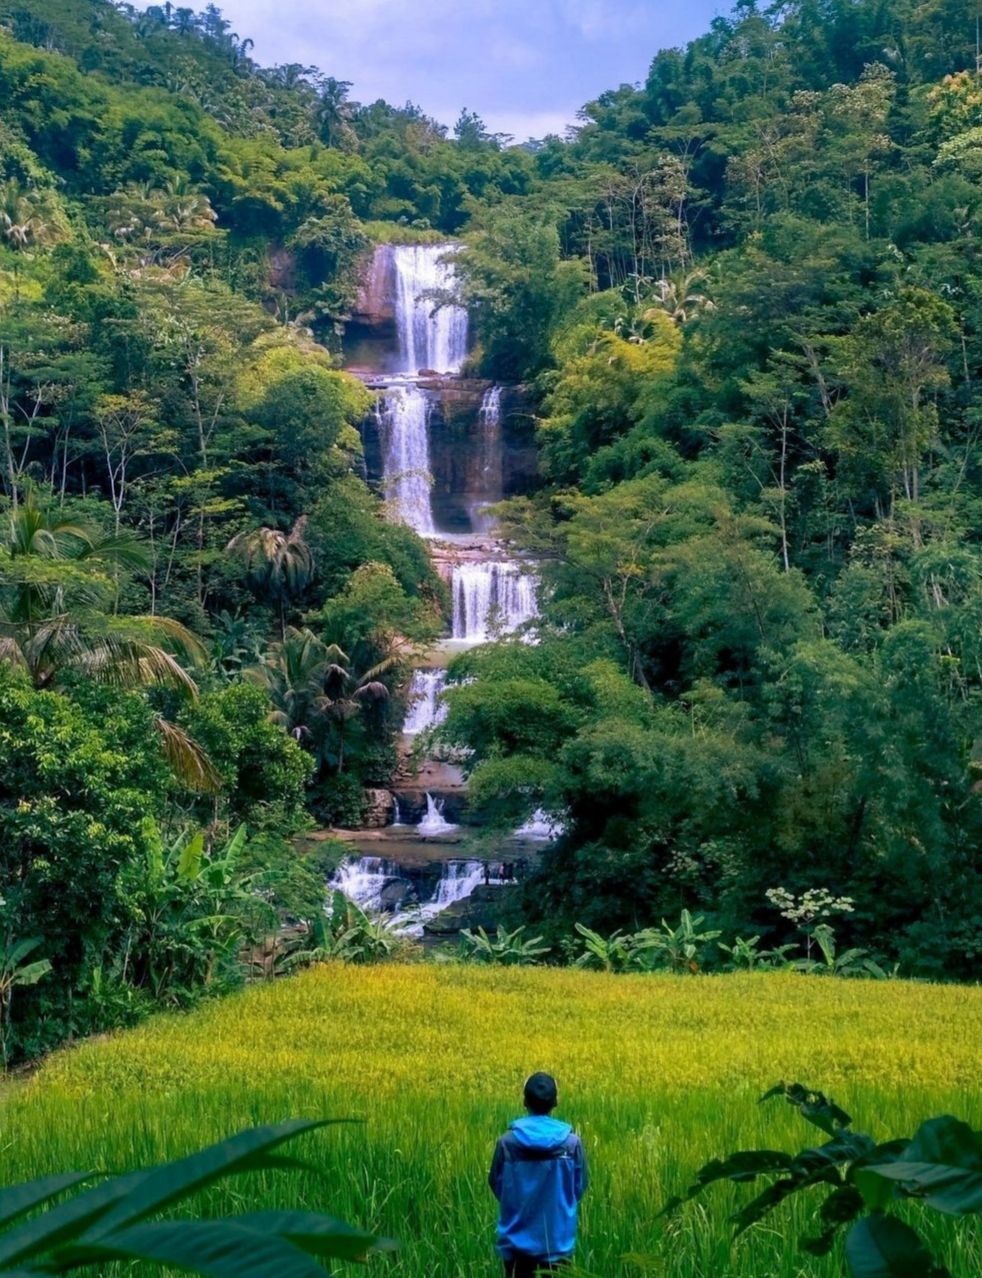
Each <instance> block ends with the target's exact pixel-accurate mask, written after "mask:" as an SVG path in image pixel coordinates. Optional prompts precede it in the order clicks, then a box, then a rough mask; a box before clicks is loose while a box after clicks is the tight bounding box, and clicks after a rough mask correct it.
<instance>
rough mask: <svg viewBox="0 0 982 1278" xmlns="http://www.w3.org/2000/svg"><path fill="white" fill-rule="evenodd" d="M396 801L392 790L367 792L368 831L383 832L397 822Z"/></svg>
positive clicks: (366, 825) (365, 825)
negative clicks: (382, 830)
mask: <svg viewBox="0 0 982 1278" xmlns="http://www.w3.org/2000/svg"><path fill="white" fill-rule="evenodd" d="M395 811H396V801H395V796H394V795H393V794H392V792H391V791H390V790H380V789H366V790H365V820H364V828H365V829H366V830H381V829H383V828H384V827H385V826H387V825H391V824H392V822H393V821H394V820H395Z"/></svg>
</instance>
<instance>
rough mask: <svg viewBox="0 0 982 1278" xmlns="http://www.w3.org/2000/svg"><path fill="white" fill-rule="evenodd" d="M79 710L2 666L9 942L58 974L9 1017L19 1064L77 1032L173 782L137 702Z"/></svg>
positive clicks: (132, 698)
mask: <svg viewBox="0 0 982 1278" xmlns="http://www.w3.org/2000/svg"><path fill="white" fill-rule="evenodd" d="M90 700H91V703H90V705H87V706H85V705H80V704H77V703H76V702H75V701H74V700H72V699H69V698H68V697H67V696H64V695H63V694H61V693H56V692H37V691H35V690H34V689H33V688H31V687H30V686H29V685H28V684H27V683H26V681H24V680H22V679H21V678H20V677H18V676H17V675H15V674H13V673H11V672H10V671H9V669H7V668H6V667H3V666H0V882H2V883H3V884H4V898H5V905H4V908H3V918H2V923H3V926H4V929H5V932H6V936H7V938H14V937H28V936H38V937H40V938H41V940H42V944H41V946H40V948H39V950H38V952H37V955H36V957H37V958H39V959H40V958H43V959H47V960H48V961H50V962H51V964H52V966H53V968H54V969H55V971H56V972H57V980H56V981H50V982H48V981H45V982H41V983H40V984H39V985H36V986H33V987H31V988H29V989H25V990H24V991H22V993H21V995H20V997H19V998H18V1000H17V1002H16V1003H15V1005H14V1008H13V1018H12V1024H11V1050H12V1055H13V1056H14V1057H16V1056H19V1055H34V1054H37V1053H39V1052H41V1051H43V1050H44V1049H46V1048H47V1047H49V1046H51V1045H52V1044H53V1043H55V1042H57V1041H58V1040H60V1039H61V1038H63V1037H64V1036H65V1035H66V1034H67V1033H70V1032H72V1031H73V1030H74V1029H75V1028H76V1020H75V1017H76V1013H75V1011H74V1010H73V1003H74V1001H75V996H76V992H77V991H78V990H79V989H84V987H85V986H86V985H87V983H88V973H89V972H90V971H91V970H92V968H93V967H95V966H98V965H99V964H100V963H101V962H102V961H103V957H104V955H105V953H106V951H107V949H108V948H109V946H110V943H111V941H112V939H113V937H114V935H115V934H116V933H117V929H118V926H119V915H120V900H119V895H118V879H119V874H120V871H121V869H122V867H123V866H125V865H127V864H130V863H133V862H135V861H137V860H139V859H142V858H143V857H144V856H145V855H146V852H147V848H148V846H149V843H150V842H151V841H152V840H153V839H154V838H156V837H157V830H156V820H155V817H156V814H157V812H158V811H159V810H160V807H161V805H162V802H163V796H165V795H166V792H167V786H168V779H167V774H166V770H165V766H164V762H163V758H162V755H161V753H160V751H159V748H158V745H157V741H156V739H155V733H154V730H153V727H152V718H151V713H150V710H149V708H148V707H147V705H146V703H145V702H144V700H143V698H142V697H140V696H137V695H135V694H134V695H127V694H121V693H120V692H119V691H118V690H116V691H114V692H113V693H112V694H111V696H110V695H109V694H105V693H103V694H102V695H101V696H95V694H93V696H92V698H91V699H90Z"/></svg>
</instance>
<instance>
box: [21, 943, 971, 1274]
mask: <svg viewBox="0 0 982 1278" xmlns="http://www.w3.org/2000/svg"><path fill="white" fill-rule="evenodd" d="M533 1069H548V1070H551V1071H553V1072H554V1073H556V1075H557V1076H558V1078H559V1081H560V1091H561V1111H560V1112H561V1113H562V1114H563V1115H565V1116H566V1117H568V1118H569V1119H570V1121H572V1122H574V1123H575V1124H576V1125H577V1127H578V1129H579V1130H580V1132H581V1134H582V1136H583V1138H584V1141H585V1144H586V1146H587V1152H588V1156H589V1158H590V1161H591V1173H592V1178H593V1184H592V1187H591V1190H590V1193H589V1194H588V1196H587V1198H586V1200H585V1201H584V1205H583V1215H582V1227H581V1246H580V1249H579V1253H578V1260H579V1264H580V1265H581V1266H582V1268H583V1270H584V1271H586V1272H588V1273H590V1274H594V1275H597V1276H599V1278H620V1276H621V1275H623V1276H625V1278H626V1276H627V1275H639V1274H641V1273H656V1274H658V1275H661V1276H662V1278H749V1276H750V1275H753V1276H754V1278H813V1276H814V1278H819V1276H823V1278H830V1276H831V1275H833V1274H839V1273H841V1272H842V1269H841V1265H840V1261H839V1260H838V1259H837V1258H831V1259H829V1260H814V1259H811V1258H809V1257H808V1256H806V1255H804V1254H802V1253H801V1252H799V1251H798V1250H797V1248H796V1246H795V1242H794V1240H795V1238H796V1237H798V1236H800V1235H801V1233H802V1232H804V1231H806V1229H807V1226H808V1224H809V1218H808V1212H807V1210H806V1209H805V1208H804V1207H801V1206H798V1207H795V1208H794V1209H793V1210H784V1211H781V1212H779V1213H778V1214H777V1215H776V1216H775V1217H773V1218H772V1223H770V1224H769V1225H766V1226H764V1227H760V1228H757V1229H756V1230H754V1231H751V1232H750V1233H749V1234H747V1235H744V1236H743V1237H742V1238H741V1239H739V1240H738V1241H737V1242H736V1243H735V1244H733V1243H732V1242H731V1240H730V1228H729V1226H728V1223H727V1219H726V1217H727V1212H728V1211H730V1210H732V1208H733V1205H734V1203H735V1202H736V1201H737V1198H738V1197H739V1196H738V1195H736V1194H735V1192H734V1191H732V1190H730V1189H728V1188H720V1189H719V1190H718V1192H716V1193H710V1194H709V1195H707V1197H706V1198H705V1199H704V1200H703V1201H702V1203H701V1204H700V1205H696V1206H692V1207H689V1208H687V1209H685V1210H684V1211H683V1212H682V1213H680V1214H679V1215H678V1216H677V1217H675V1218H673V1219H672V1220H671V1221H670V1222H669V1223H668V1225H667V1226H665V1227H664V1228H660V1226H659V1224H658V1222H656V1220H655V1213H656V1211H657V1210H658V1207H659V1206H660V1204H661V1203H662V1202H663V1201H664V1200H665V1198H666V1197H668V1195H669V1194H671V1193H673V1192H675V1191H677V1190H678V1189H679V1188H680V1187H682V1186H683V1185H684V1184H686V1183H687V1182H688V1178H689V1176H690V1174H691V1172H692V1171H693V1170H694V1169H695V1168H696V1167H697V1166H698V1165H699V1164H700V1163H701V1162H703V1161H704V1160H705V1159H706V1158H708V1157H710V1156H712V1155H714V1154H717V1153H720V1152H724V1151H729V1150H731V1149H734V1148H736V1147H738V1146H747V1145H755V1144H759V1145H766V1146H770V1147H786V1148H789V1149H797V1148H800V1145H801V1144H802V1143H804V1142H803V1138H804V1140H810V1136H809V1134H808V1133H809V1132H810V1130H811V1129H808V1128H806V1127H805V1126H804V1125H803V1124H802V1123H801V1121H800V1120H799V1119H798V1118H797V1117H796V1116H795V1115H794V1114H793V1113H792V1112H791V1111H790V1109H788V1108H787V1107H786V1106H783V1105H781V1104H780V1103H778V1102H771V1104H770V1105H768V1106H763V1107H761V1106H758V1105H757V1104H756V1098H757V1096H759V1094H760V1093H761V1092H762V1091H763V1090H765V1088H766V1087H767V1086H769V1085H770V1084H771V1083H773V1082H775V1081H776V1080H778V1079H780V1078H785V1079H798V1080H800V1081H802V1082H806V1083H809V1084H811V1085H813V1086H820V1087H822V1088H823V1089H825V1090H826V1091H828V1092H830V1093H831V1094H832V1095H833V1097H834V1098H835V1099H836V1100H837V1101H839V1102H840V1103H841V1104H842V1105H844V1106H845V1107H846V1108H847V1109H848V1110H850V1112H851V1113H852V1114H853V1115H854V1117H855V1119H856V1125H857V1127H860V1128H862V1129H864V1130H869V1131H872V1132H873V1133H874V1134H875V1135H878V1136H882V1137H886V1136H896V1135H901V1134H905V1133H909V1132H911V1131H913V1129H914V1127H915V1126H916V1125H917V1123H918V1122H919V1121H920V1120H921V1119H922V1118H925V1117H928V1116H930V1115H932V1114H936V1113H942V1112H954V1113H956V1114H958V1115H960V1116H961V1117H964V1118H966V1119H968V1120H969V1121H971V1122H972V1123H973V1125H974V1126H980V1125H982V989H977V988H971V989H969V988H959V987H950V986H931V985H918V984H908V983H904V982H866V981H843V980H831V979H819V978H807V977H800V976H795V975H783V974H760V975H749V976H721V977H694V978H691V979H690V978H678V977H670V976H636V977H635V976H624V977H610V976H606V975H602V974H599V973H588V972H580V971H570V970H562V969H548V970H546V969H541V970H528V969H484V968H476V967H460V966H456V965H438V964H415V965H407V966H383V967H377V968H350V967H342V966H336V965H329V966H325V967H320V968H317V969H315V970H313V971H310V972H308V973H305V974H303V975H301V976H298V977H296V978H293V979H291V980H289V981H283V982H277V983H276V984H273V985H267V986H262V987H254V988H252V989H251V990H249V991H248V992H246V993H245V994H243V995H240V996H236V997H233V998H230V999H227V1000H225V1001H223V1002H216V1003H214V1004H210V1005H208V1006H206V1007H204V1008H202V1009H201V1010H199V1011H197V1012H195V1013H194V1014H193V1015H190V1016H187V1017H180V1016H161V1017H157V1018H155V1019H154V1020H152V1021H150V1022H148V1023H147V1024H145V1025H143V1026H141V1027H139V1028H137V1029H135V1030H131V1031H128V1032H126V1033H122V1034H119V1035H117V1036H114V1037H111V1038H108V1039H103V1040H100V1041H93V1042H90V1043H86V1044H83V1045H82V1046H80V1047H78V1048H76V1049H74V1050H70V1051H65V1052H62V1053H59V1054H58V1055H56V1056H54V1057H53V1058H51V1059H50V1060H49V1061H48V1062H47V1063H46V1064H45V1065H44V1067H43V1068H42V1069H41V1070H40V1071H39V1072H38V1074H37V1075H35V1076H34V1077H33V1078H32V1079H30V1080H29V1081H28V1082H27V1083H26V1084H23V1085H20V1086H18V1087H17V1088H15V1089H12V1090H11V1091H9V1092H8V1094H7V1097H6V1103H5V1105H4V1108H3V1111H2V1115H3V1141H2V1150H3V1152H2V1166H0V1171H2V1176H3V1178H4V1181H5V1182H9V1181H11V1180H16V1179H26V1178H28V1177H30V1176H36V1175H39V1174H41V1173H43V1172H44V1171H47V1170H56V1169H65V1168H69V1167H85V1166H104V1167H110V1168H113V1169H121V1168H124V1167H128V1166H133V1165H139V1164H142V1163H145V1162H147V1161H150V1160H153V1159H156V1158H160V1157H163V1156H174V1155H177V1154H179V1153H183V1152H186V1151H188V1150H189V1149H191V1148H193V1147H195V1146H197V1145H199V1144H201V1143H204V1142H205V1141H207V1140H209V1139H212V1138H217V1137H219V1136H222V1135H226V1134H228V1133H230V1132H232V1131H234V1130H236V1129H238V1128H240V1127H243V1126H246V1125H248V1124H251V1123H255V1122H261V1121H270V1120H273V1119H278V1118H282V1117H286V1116H307V1115H324V1114H327V1115H333V1116H357V1117H360V1118H364V1119H365V1125H364V1126H358V1127H344V1128H337V1129H328V1130H327V1131H326V1132H322V1133H318V1134H316V1135H314V1136H311V1137H309V1138H305V1139H306V1145H305V1148H304V1149H303V1150H302V1151H300V1150H299V1149H298V1152H303V1153H304V1154H305V1155H306V1156H308V1157H310V1158H312V1159H313V1160H314V1161H315V1162H316V1163H317V1164H318V1166H319V1167H320V1168H321V1169H322V1172H323V1176H322V1177H318V1176H314V1175H313V1174H308V1173H300V1174H296V1175H294V1174H290V1173H285V1174H280V1175H277V1176H273V1175H271V1174H270V1175H266V1176H264V1177H254V1178H248V1177H246V1178H242V1179H241V1180H240V1181H238V1182H237V1183H236V1185H235V1187H234V1188H233V1189H231V1190H229V1189H224V1190H221V1191H216V1192H215V1195H214V1199H215V1201H213V1202H211V1203H209V1208H212V1207H214V1206H215V1205H216V1201H217V1205H219V1206H221V1207H229V1206H231V1207H233V1209H242V1208H243V1207H251V1206H259V1205H262V1206H267V1207H273V1206H289V1205H307V1206H316V1207H317V1208H319V1209H322V1210H328V1211H331V1212H333V1213H336V1214H338V1215H341V1216H343V1217H345V1218H347V1219H349V1220H351V1221H352V1222H353V1223H356V1224H361V1225H365V1226H367V1227H369V1228H376V1229H378V1230H379V1231H381V1232H383V1233H386V1234H389V1235H394V1236H396V1237H398V1238H399V1239H400V1240H401V1243H402V1246H401V1249H400V1251H399V1253H398V1254H397V1255H396V1256H395V1257H394V1258H388V1257H379V1258H377V1259H375V1260H373V1261H372V1263H371V1272H374V1273H377V1274H379V1275H390V1274H391V1275H393V1276H394V1275H403V1276H404V1278H485V1276H488V1278H490V1275H493V1274H497V1273H498V1272H499V1271H498V1266H497V1263H496V1261H495V1259H494V1254H493V1250H492V1230H493V1221H494V1203H493V1200H492V1198H491V1195H490V1193H489V1192H488V1190H487V1188H486V1186H485V1180H484V1178H485V1174H486V1168H487V1163H488V1161H489V1157H490V1153H491V1148H492V1145H493V1141H494V1138H495V1136H496V1135H497V1134H498V1132H499V1131H500V1130H501V1129H503V1128H504V1127H505V1125H506V1124H507V1122H508V1121H509V1119H511V1118H513V1117H515V1116H516V1113H517V1110H518V1108H519V1106H518V1103H517V1098H518V1096H519V1093H520V1088H521V1083H522V1080H523V1078H524V1077H525V1076H526V1075H527V1074H528V1073H529V1072H530V1071H531V1070H533ZM815 1135H816V1136H817V1135H818V1133H815ZM929 1237H930V1238H931V1240H932V1242H933V1243H934V1245H935V1246H936V1247H937V1249H938V1250H939V1251H940V1252H941V1253H942V1254H943V1255H944V1256H945V1258H946V1259H947V1261H948V1263H949V1265H950V1266H951V1267H952V1270H953V1272H954V1274H955V1275H956V1278H957V1276H960V1278H969V1275H976V1274H978V1273H980V1272H982V1239H980V1238H979V1234H978V1232H977V1231H976V1230H974V1228H973V1226H972V1225H966V1224H961V1225H959V1226H954V1225H951V1224H949V1223H948V1222H943V1221H942V1222H937V1221H935V1222H932V1229H931V1232H930V1234H929ZM629 1253H637V1254H639V1255H643V1256H645V1257H648V1258H650V1259H647V1260H645V1261H644V1262H643V1263H642V1262H640V1261H639V1262H635V1261H632V1260H629V1259H626V1257H627V1256H628V1254H629Z"/></svg>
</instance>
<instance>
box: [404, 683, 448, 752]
mask: <svg viewBox="0 0 982 1278" xmlns="http://www.w3.org/2000/svg"><path fill="white" fill-rule="evenodd" d="M446 682H447V672H446V671H445V670H414V671H413V678H412V682H411V683H410V685H409V704H408V707H407V709H406V720H405V723H403V725H402V730H403V732H404V733H405V734H406V735H407V736H415V735H416V734H417V733H420V732H425V731H426V730H427V728H432V727H434V726H435V725H436V724H438V723H442V722H443V720H444V719H445V718H446V714H447V708H446V706H445V705H443V703H442V702H441V701H440V700H439V696H440V693H441V692H442V691H443V689H444V686H445V685H446Z"/></svg>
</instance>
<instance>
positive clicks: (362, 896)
mask: <svg viewBox="0 0 982 1278" xmlns="http://www.w3.org/2000/svg"><path fill="white" fill-rule="evenodd" d="M401 877H402V871H401V870H400V869H399V866H398V865H396V863H395V861H386V860H385V858H384V857H380V856H362V857H358V859H357V860H345V861H342V862H341V864H340V865H339V866H338V868H337V869H336V870H335V872H334V877H333V878H332V879H331V881H330V883H329V885H328V886H329V887H331V888H332V889H334V890H335V891H337V892H343V893H344V895H345V896H346V897H347V898H348V900H349V901H354V903H355V904H356V905H360V906H361V908H362V909H363V910H370V911H375V912H377V911H379V910H381V908H382V889H383V888H384V887H385V885H386V883H388V882H389V880H390V879H398V878H401Z"/></svg>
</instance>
